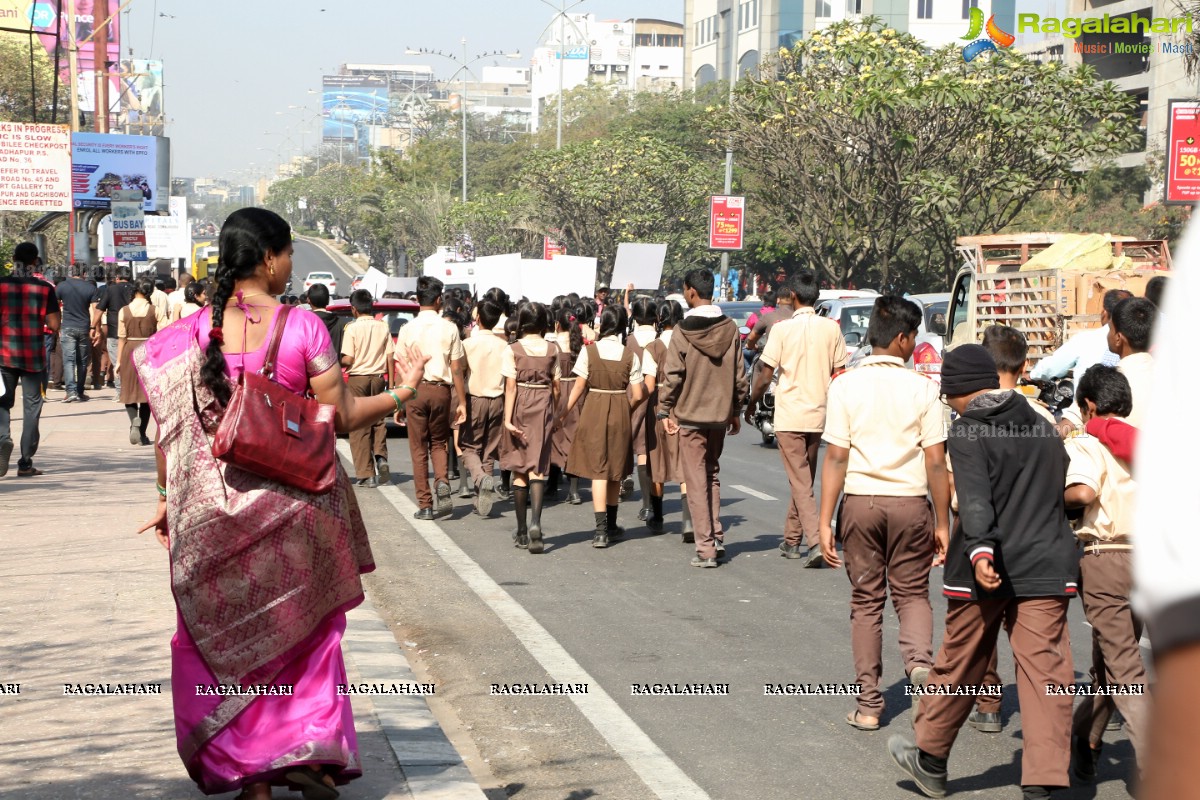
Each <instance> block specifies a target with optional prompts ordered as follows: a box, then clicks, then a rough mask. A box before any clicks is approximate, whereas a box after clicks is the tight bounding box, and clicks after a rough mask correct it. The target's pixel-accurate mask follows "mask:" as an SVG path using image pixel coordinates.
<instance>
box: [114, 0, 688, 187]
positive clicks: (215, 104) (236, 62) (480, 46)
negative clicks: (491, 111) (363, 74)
mask: <svg viewBox="0 0 1200 800" xmlns="http://www.w3.org/2000/svg"><path fill="white" fill-rule="evenodd" d="M548 3H550V0H544V1H543V0H431V1H430V2H412V0H394V1H392V2H389V1H388V0H289V2H283V0H237V2H234V0H208V2H200V0H133V2H132V3H131V4H130V6H129V8H128V10H127V15H128V16H127V17H126V19H127V23H126V26H125V29H124V41H123V42H122V50H123V52H122V55H123V57H129V56H128V53H129V51H130V48H132V51H133V57H134V58H161V59H162V60H163V62H164V64H163V105H164V110H165V113H166V116H167V120H168V122H167V135H168V136H169V137H170V138H171V148H172V151H173V158H174V166H173V174H174V175H175V176H177V177H223V178H235V179H240V180H248V179H250V178H251V177H255V176H257V175H259V174H263V173H265V172H267V171H269V170H271V169H272V168H273V167H274V165H275V164H276V163H278V162H279V160H280V156H281V155H283V156H285V157H287V156H290V155H292V154H295V153H296V152H298V151H299V149H300V147H301V145H302V144H303V146H304V147H305V148H306V149H312V148H313V147H314V146H315V145H316V143H317V136H318V132H319V129H320V122H319V121H318V120H317V119H316V115H317V114H318V113H319V111H320V95H319V94H308V91H309V90H314V91H317V92H319V91H320V88H321V76H322V75H326V74H332V73H334V72H336V71H337V69H338V66H339V65H341V64H344V63H360V64H361V63H367V64H422V63H423V64H428V65H430V66H432V67H433V68H434V70H435V74H436V75H437V76H438V77H439V78H448V77H449V76H450V75H451V73H453V72H454V71H455V70H456V69H457V67H456V66H454V65H453V64H451V63H450V62H449V61H446V60H445V59H439V58H430V59H421V58H420V57H417V56H405V55H404V49H405V48H406V47H412V48H414V49H418V48H422V47H425V48H430V49H434V50H448V51H450V52H454V53H456V54H457V53H461V52H462V46H461V45H460V44H459V41H460V39H461V38H462V37H464V36H465V37H466V39H467V50H468V53H469V55H470V57H472V58H473V57H474V56H476V55H478V54H479V53H484V52H491V51H493V50H503V51H512V50H518V49H519V50H520V51H521V54H522V59H521V61H512V62H509V61H502V62H501V63H502V64H503V65H505V66H517V65H523V66H528V64H529V56H530V55H532V52H533V48H534V47H535V46H536V44H537V41H538V38H539V36H540V35H541V33H542V31H543V30H544V29H545V28H546V26H547V25H548V24H549V23H550V22H551V20H552V19H553V17H554V14H555V11H554V10H552V9H551V8H550V6H549V5H548ZM553 5H554V8H555V9H557V7H558V3H557V2H555V3H554V4H553ZM567 5H568V8H570V7H571V4H570V0H567ZM571 10H572V11H573V12H574V13H591V14H595V15H596V16H597V17H600V18H601V19H628V18H630V17H655V18H660V19H669V20H673V21H676V22H683V0H585V1H584V2H583V3H580V4H578V5H577V6H575V7H574V8H573V9H571ZM164 15H166V16H164ZM488 63H491V62H480V63H479V64H477V65H476V66H475V68H474V69H476V70H478V69H480V68H482V67H483V66H485V65H486V64H488ZM476 74H478V73H476ZM289 105H295V106H303V105H307V106H308V107H309V109H311V112H302V111H288V106H289ZM280 111H282V112H285V113H284V114H277V113H276V112H280ZM305 117H307V118H305ZM302 134H303V135H302ZM302 140H303V141H302ZM260 148H263V149H260Z"/></svg>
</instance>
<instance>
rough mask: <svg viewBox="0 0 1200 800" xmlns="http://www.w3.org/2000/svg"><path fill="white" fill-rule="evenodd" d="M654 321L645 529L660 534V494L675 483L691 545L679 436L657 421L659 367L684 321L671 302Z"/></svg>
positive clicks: (647, 359) (649, 348)
mask: <svg viewBox="0 0 1200 800" xmlns="http://www.w3.org/2000/svg"><path fill="white" fill-rule="evenodd" d="M655 318H656V322H655V328H656V329H657V330H658V338H657V339H655V340H654V341H652V342H650V343H649V344H647V345H646V347H645V356H644V361H643V362H642V368H643V370H644V371H645V373H646V374H645V375H644V376H643V377H644V378H645V382H646V392H647V394H648V400H647V401H646V405H647V409H646V417H647V419H648V420H650V421H651V422H652V424H653V425H654V435H653V437H652V438H651V439H650V442H649V446H650V452H649V453H648V457H647V462H648V464H649V466H650V479H651V480H652V481H653V483H651V485H650V509H651V515H650V519H649V520H647V522H646V527H647V528H649V529H650V531H651V532H652V533H662V531H663V493H664V491H665V490H666V485H667V482H668V481H675V482H678V483H679V491H680V493H681V495H682V497H681V501H682V508H683V542H684V544H692V543H694V542H695V541H696V538H695V530H694V529H693V527H692V515H691V512H689V511H688V502H687V484H686V483H684V482H683V468H682V467H681V466H680V465H679V437H678V436H668V435H667V431H666V426H665V421H664V420H661V419H659V418H658V412H659V402H658V365H659V364H662V363H665V362H666V359H667V349H668V348H669V347H670V346H671V337H672V335H674V333H675V326H676V325H678V324H679V323H680V322H683V307H682V306H680V305H679V303H677V302H675V301H674V300H663V301H661V302H660V303H659V304H658V308H657V310H656V314H655ZM648 424H651V423H648Z"/></svg>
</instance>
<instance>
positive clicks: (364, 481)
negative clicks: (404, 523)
mask: <svg viewBox="0 0 1200 800" xmlns="http://www.w3.org/2000/svg"><path fill="white" fill-rule="evenodd" d="M354 485H355V486H361V487H363V488H364V489H378V488H379V481H377V480H375V477H374V476H371V477H370V478H359V479H358V480H356V481H355V482H354ZM418 519H420V518H419V517H418Z"/></svg>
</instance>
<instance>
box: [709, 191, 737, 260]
mask: <svg viewBox="0 0 1200 800" xmlns="http://www.w3.org/2000/svg"><path fill="white" fill-rule="evenodd" d="M745 232H746V198H744V197H729V196H727V195H714V196H713V197H712V199H711V202H710V205H709V214H708V247H709V249H710V250H741V249H742V246H743V240H744V238H745Z"/></svg>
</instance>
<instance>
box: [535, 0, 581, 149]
mask: <svg viewBox="0 0 1200 800" xmlns="http://www.w3.org/2000/svg"><path fill="white" fill-rule="evenodd" d="M584 1H585V0H576V2H574V3H572V4H571V5H569V6H568V5H567V4H566V3H567V0H559V5H558V8H556V9H555V10H556V11H557V12H558V131H557V133H556V135H555V138H554V149H555V150H562V131H563V83H564V82H565V81H566V77H565V75H564V72H565V70H566V62H567V42H566V40H567V32H566V23H567V21H568V20H567V12H568V11H569V10H571V9H572V8H574V7H575V6H577V5H581V4H583V3H584ZM541 2H542V3H544V4H545V5H548V6H550V8H554V6H553V5H551V4H550V1H549V0H541ZM550 24H551V25H553V24H554V23H553V22H552V23H550ZM571 27H573V28H574V29H575V32H576V33H578V34H580V35H581V36H582V34H583V31H581V30H579V26H578V25H576V24H575V22H574V21H573V20H572V21H571ZM549 29H550V28H549V26H547V27H546V30H549ZM546 30H543V31H542V34H543V35H545V33H546ZM583 38H584V39H586V38H587V37H583Z"/></svg>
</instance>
